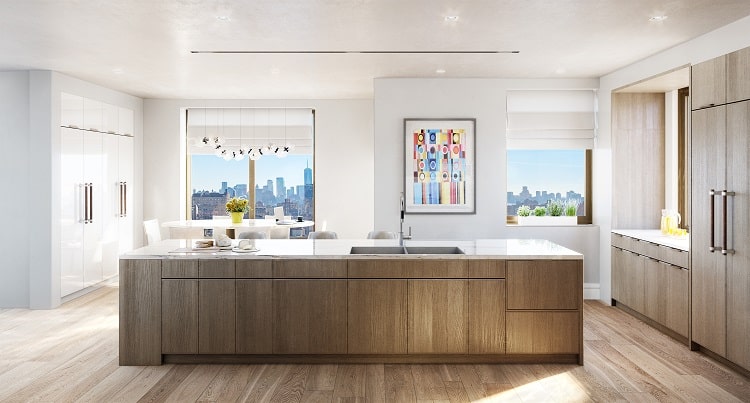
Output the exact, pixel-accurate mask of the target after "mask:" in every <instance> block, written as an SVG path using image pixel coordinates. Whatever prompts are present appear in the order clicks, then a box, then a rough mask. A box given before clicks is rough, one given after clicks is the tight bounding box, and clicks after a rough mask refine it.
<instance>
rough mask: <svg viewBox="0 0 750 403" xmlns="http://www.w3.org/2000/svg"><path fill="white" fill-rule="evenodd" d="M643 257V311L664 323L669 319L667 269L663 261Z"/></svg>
mask: <svg viewBox="0 0 750 403" xmlns="http://www.w3.org/2000/svg"><path fill="white" fill-rule="evenodd" d="M640 258H641V259H643V288H644V304H643V311H642V312H641V313H643V314H644V315H646V316H648V317H649V318H651V319H653V320H655V321H657V322H659V323H661V324H664V323H665V321H666V319H667V292H666V291H667V270H666V268H664V267H663V266H664V265H663V263H661V262H659V261H658V260H654V259H651V258H648V257H642V256H641V257H640Z"/></svg>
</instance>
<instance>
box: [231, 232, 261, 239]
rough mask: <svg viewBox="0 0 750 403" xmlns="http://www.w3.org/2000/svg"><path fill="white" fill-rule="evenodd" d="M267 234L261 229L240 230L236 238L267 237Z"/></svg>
mask: <svg viewBox="0 0 750 403" xmlns="http://www.w3.org/2000/svg"><path fill="white" fill-rule="evenodd" d="M267 238H268V236H267V235H266V233H265V232H261V231H245V232H240V234H239V235H238V236H237V239H267Z"/></svg>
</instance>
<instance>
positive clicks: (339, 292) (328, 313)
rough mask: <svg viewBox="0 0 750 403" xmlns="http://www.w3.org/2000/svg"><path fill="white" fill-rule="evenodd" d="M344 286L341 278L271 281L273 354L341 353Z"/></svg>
mask: <svg viewBox="0 0 750 403" xmlns="http://www.w3.org/2000/svg"><path fill="white" fill-rule="evenodd" d="M274 267H275V266H274ZM346 288H347V287H346V280H345V279H344V280H328V279H322V280H318V279H315V280H302V279H300V280H292V279H290V280H273V313H274V314H273V318H274V322H273V329H274V338H273V353H274V354H345V353H346V342H347V340H346V303H347V300H346Z"/></svg>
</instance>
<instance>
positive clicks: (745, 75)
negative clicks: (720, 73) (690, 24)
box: [726, 47, 750, 133]
mask: <svg viewBox="0 0 750 403" xmlns="http://www.w3.org/2000/svg"><path fill="white" fill-rule="evenodd" d="M726 58H727V103H730V102H737V101H745V100H748V99H750V47H747V48H745V49H740V50H738V51H736V52H732V53H730V54H728V55H727V56H726ZM745 133H747V132H745Z"/></svg>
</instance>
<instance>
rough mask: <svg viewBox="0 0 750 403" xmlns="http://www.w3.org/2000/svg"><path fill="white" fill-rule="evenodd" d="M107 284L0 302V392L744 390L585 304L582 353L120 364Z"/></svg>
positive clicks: (313, 397) (286, 396)
mask: <svg viewBox="0 0 750 403" xmlns="http://www.w3.org/2000/svg"><path fill="white" fill-rule="evenodd" d="M117 326H118V288H117V284H116V283H114V284H109V285H107V286H104V287H102V288H100V289H97V290H95V291H93V292H91V293H89V294H87V295H84V296H82V297H80V298H78V299H76V300H73V301H70V302H68V303H66V304H63V306H61V307H60V308H58V309H54V310H46V311H43V310H38V311H30V310H24V309H4V310H0V401H2V402H6V401H8V402H26V401H55V402H74V401H81V402H119V401H122V402H135V401H144V402H145V401H148V402H163V401H179V402H187V401H189V402H195V401H217V402H226V401H248V402H277V401H284V402H368V403H372V402H376V403H377V402H417V401H432V402H444V401H446V402H447V401H450V402H478V401H481V402H502V401H509V402H529V401H554V402H559V401H574V402H587V401H596V402H651V401H667V402H669V401H675V402H682V401H697V402H703V401H719V402H742V401H745V402H750V381H749V380H748V379H747V378H746V377H744V376H743V375H742V374H739V373H737V372H736V371H734V370H732V369H731V368H729V367H727V366H725V365H723V364H722V363H719V362H717V361H715V360H713V359H711V358H710V357H708V356H706V355H703V354H701V353H696V352H693V351H690V350H689V349H688V348H687V347H686V346H685V345H684V344H681V343H680V342H678V341H676V340H674V339H672V338H670V337H668V336H666V335H664V334H662V333H660V332H659V331H657V330H656V329H653V328H651V327H649V326H647V325H646V324H644V323H643V322H641V321H640V320H638V319H637V318H634V317H632V316H630V315H628V314H626V313H625V312H623V311H622V310H619V309H617V308H613V307H609V306H606V305H604V304H602V303H600V302H597V301H586V303H585V304H584V332H583V334H584V357H585V365H584V366H578V365H559V364H555V365H487V364H483V365H453V364H450V365H394V364H388V365H383V364H372V365H291V364H290V365H162V366H157V367H120V366H118V364H117V362H118V359H117V348H118V347H117V346H118V340H117V337H118V334H117Z"/></svg>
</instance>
